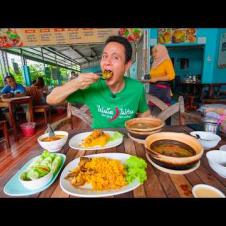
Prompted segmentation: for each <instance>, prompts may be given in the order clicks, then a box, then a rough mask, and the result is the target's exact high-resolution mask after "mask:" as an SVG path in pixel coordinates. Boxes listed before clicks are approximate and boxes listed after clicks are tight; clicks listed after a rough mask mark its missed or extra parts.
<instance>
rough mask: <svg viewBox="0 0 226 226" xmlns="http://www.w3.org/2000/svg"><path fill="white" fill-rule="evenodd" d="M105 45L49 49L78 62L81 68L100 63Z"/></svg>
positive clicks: (66, 46) (53, 47)
mask: <svg viewBox="0 0 226 226" xmlns="http://www.w3.org/2000/svg"><path fill="white" fill-rule="evenodd" d="M103 46H104V44H86V45H65V46H52V47H48V48H49V49H51V50H54V51H57V52H59V53H60V54H62V55H65V56H67V57H68V58H70V59H71V60H73V61H75V62H77V63H78V64H79V65H80V67H81V68H86V67H89V66H90V65H92V66H93V65H95V64H96V63H98V62H99V60H100V57H101V54H102V50H103Z"/></svg>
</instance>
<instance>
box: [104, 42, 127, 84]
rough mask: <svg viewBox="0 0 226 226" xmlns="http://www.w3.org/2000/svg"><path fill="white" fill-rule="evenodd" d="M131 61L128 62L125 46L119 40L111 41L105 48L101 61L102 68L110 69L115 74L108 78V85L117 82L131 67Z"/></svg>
mask: <svg viewBox="0 0 226 226" xmlns="http://www.w3.org/2000/svg"><path fill="white" fill-rule="evenodd" d="M130 65H131V61H129V62H128V63H126V56H125V48H124V46H123V45H121V44H120V43H117V42H109V43H108V44H107V45H106V46H105V47H104V50H103V54H102V58H101V61H100V66H101V70H102V71H104V70H110V71H112V72H113V76H112V77H111V78H110V79H107V80H106V83H107V85H109V86H112V85H114V84H117V83H118V81H120V80H121V79H122V77H123V76H124V74H125V72H126V71H127V70H128V69H129V67H130Z"/></svg>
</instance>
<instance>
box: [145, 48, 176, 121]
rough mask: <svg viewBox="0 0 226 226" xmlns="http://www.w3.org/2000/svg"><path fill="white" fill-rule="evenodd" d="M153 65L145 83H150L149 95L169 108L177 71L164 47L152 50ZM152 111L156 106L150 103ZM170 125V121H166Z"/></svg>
mask: <svg viewBox="0 0 226 226" xmlns="http://www.w3.org/2000/svg"><path fill="white" fill-rule="evenodd" d="M152 57H153V63H152V66H151V70H150V79H149V80H145V81H143V82H145V83H146V82H148V83H150V86H149V94H150V95H153V96H156V97H158V98H159V99H160V100H162V101H163V102H164V103H166V104H167V105H168V106H169V105H170V104H171V96H172V92H171V88H170V81H172V80H173V79H174V78H175V71H174V68H173V64H172V61H171V59H170V57H169V54H168V50H167V48H166V47H165V46H164V45H160V44H158V45H156V46H154V47H153V48H152ZM148 104H149V107H150V110H151V111H152V110H153V108H154V107H155V105H154V104H153V103H152V102H150V101H149V103H148ZM166 124H167V125H168V124H170V119H168V120H166Z"/></svg>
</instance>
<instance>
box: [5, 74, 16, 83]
mask: <svg viewBox="0 0 226 226" xmlns="http://www.w3.org/2000/svg"><path fill="white" fill-rule="evenodd" d="M8 78H11V79H13V80H14V81H16V80H15V78H14V77H13V76H12V75H7V76H6V77H5V78H4V82H6V79H8Z"/></svg>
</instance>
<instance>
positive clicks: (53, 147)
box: [38, 131, 68, 152]
mask: <svg viewBox="0 0 226 226" xmlns="http://www.w3.org/2000/svg"><path fill="white" fill-rule="evenodd" d="M54 133H55V136H51V137H49V133H45V134H43V135H41V136H40V137H39V138H38V143H39V144H40V146H41V147H42V148H44V149H45V150H48V151H49V152H57V151H60V150H61V149H62V147H63V146H64V145H65V144H66V142H67V140H68V132H66V131H54Z"/></svg>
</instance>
